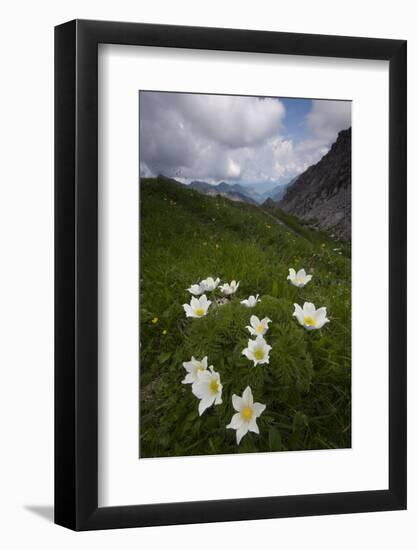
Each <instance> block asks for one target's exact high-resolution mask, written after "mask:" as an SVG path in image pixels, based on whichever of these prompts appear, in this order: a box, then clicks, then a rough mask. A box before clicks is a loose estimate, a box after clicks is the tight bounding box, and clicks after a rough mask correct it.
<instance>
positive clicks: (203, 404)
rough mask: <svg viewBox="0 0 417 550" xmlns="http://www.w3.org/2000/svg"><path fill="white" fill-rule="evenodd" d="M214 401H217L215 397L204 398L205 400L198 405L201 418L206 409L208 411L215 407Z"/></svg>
mask: <svg viewBox="0 0 417 550" xmlns="http://www.w3.org/2000/svg"><path fill="white" fill-rule="evenodd" d="M214 400H215V397H213V396H207V397H203V399H202V400H201V401H200V403H199V404H198V413H199V415H200V416H201V415H202V414H203V412H204V411H205V410H206V409H208V408H209V407H211V406H212V405H213V403H214Z"/></svg>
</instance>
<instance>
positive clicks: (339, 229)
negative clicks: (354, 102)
mask: <svg viewBox="0 0 417 550" xmlns="http://www.w3.org/2000/svg"><path fill="white" fill-rule="evenodd" d="M351 138H352V134H351V128H349V129H347V130H342V131H341V132H339V135H338V137H337V140H336V141H335V143H333V145H332V147H331V149H330V151H329V152H328V153H327V154H326V155H325V156H324V157H323V158H322V159H321V160H320V161H319V162H318V163H317V164H314V165H313V166H310V167H309V168H308V169H307V170H306V171H305V172H303V173H302V174H300V175H299V176H298V177H297V179H296V180H295V181H294V182H293V183H292V184H291V185H289V187H288V189H287V192H286V193H285V195H284V197H283V198H282V199H281V200H280V201H279V202H277V203H276V205H277V206H278V207H279V208H281V209H282V210H284V211H285V212H288V213H289V214H293V215H295V216H297V217H299V218H301V219H304V220H306V221H310V222H311V225H312V226H315V227H317V228H318V229H321V230H331V231H332V233H334V234H335V235H337V236H338V237H340V238H342V239H344V240H350V238H351V156H352V154H351Z"/></svg>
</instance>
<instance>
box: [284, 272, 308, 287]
mask: <svg viewBox="0 0 417 550" xmlns="http://www.w3.org/2000/svg"><path fill="white" fill-rule="evenodd" d="M288 271H289V273H290V274H289V275H288V277H287V279H288V280H289V281H291V283H292V284H293V285H294V286H298V287H299V288H303V286H306V284H307V283H309V282H310V281H311V279H312V278H313V275H306V272H305V269H300V271H298V273H296V272H295V269H293V268H292V267H290V269H289V270H288Z"/></svg>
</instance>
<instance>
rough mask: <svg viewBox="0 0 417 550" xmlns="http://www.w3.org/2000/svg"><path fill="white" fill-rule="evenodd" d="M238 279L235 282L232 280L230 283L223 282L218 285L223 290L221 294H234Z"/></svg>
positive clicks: (237, 286)
mask: <svg viewBox="0 0 417 550" xmlns="http://www.w3.org/2000/svg"><path fill="white" fill-rule="evenodd" d="M239 284H240V281H238V282H236V281H235V280H233V281H232V282H231V283H230V285H229V283H225V284H224V285H220V290H221V291H222V292H223V294H226V296H230V294H234V293H235V292H236V290H237V289H238V288H239Z"/></svg>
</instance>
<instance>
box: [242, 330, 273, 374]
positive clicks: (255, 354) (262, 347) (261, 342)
mask: <svg viewBox="0 0 417 550" xmlns="http://www.w3.org/2000/svg"><path fill="white" fill-rule="evenodd" d="M271 349H272V347H271V346H269V345H268V344H267V343H266V341H265V339H264V337H263V336H262V335H259V336H257V337H256V340H248V347H247V348H245V349H244V350H243V351H242V355H245V356H246V357H247V358H248V359H249V360H250V361H253V363H254V365H253V366H254V367H256V365H257V364H258V363H259V365H262V364H263V363H269V352H270V351H271Z"/></svg>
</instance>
